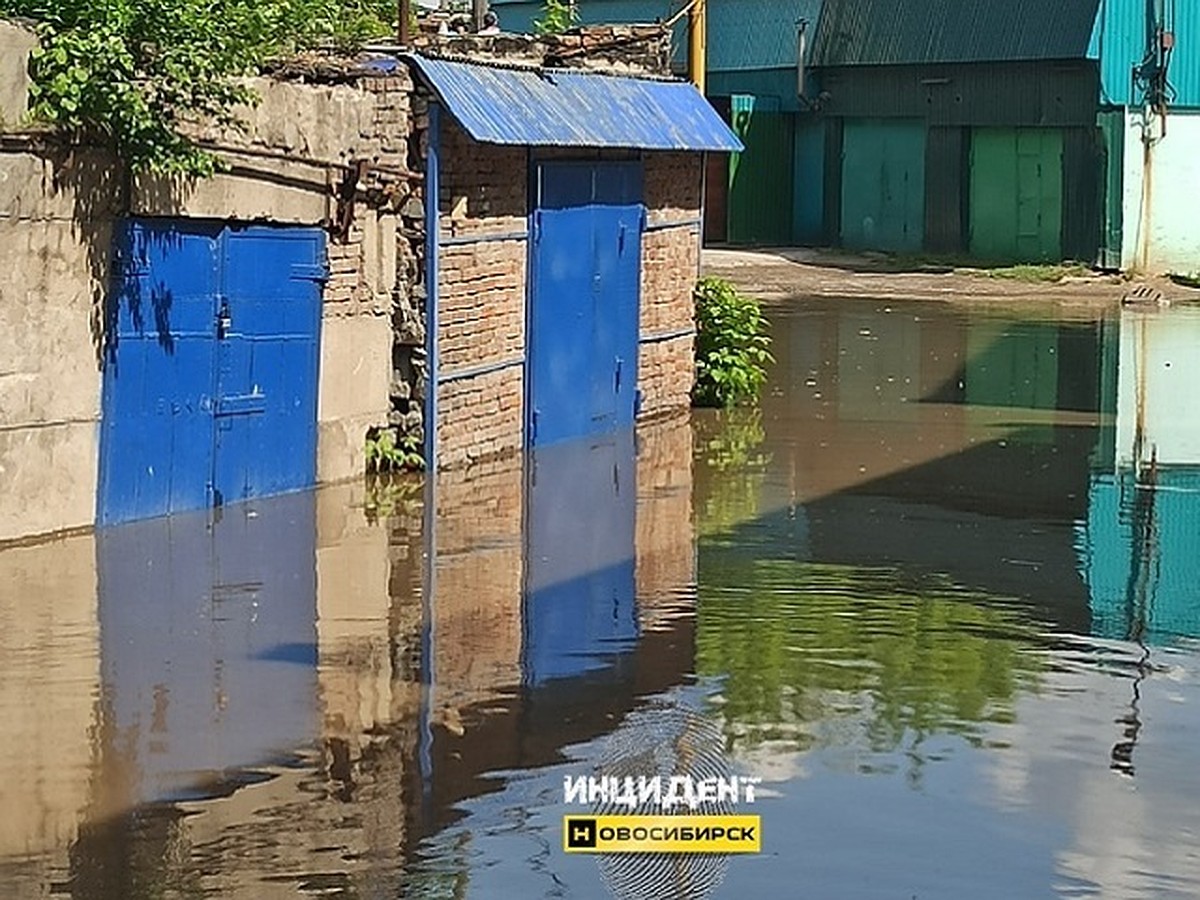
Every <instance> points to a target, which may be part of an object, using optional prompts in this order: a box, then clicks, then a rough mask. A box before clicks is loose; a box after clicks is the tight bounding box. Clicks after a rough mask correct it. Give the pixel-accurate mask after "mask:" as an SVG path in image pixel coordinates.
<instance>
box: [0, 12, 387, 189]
mask: <svg viewBox="0 0 1200 900" xmlns="http://www.w3.org/2000/svg"><path fill="white" fill-rule="evenodd" d="M395 9H396V7H395V4H393V3H391V2H390V0H387V2H380V0H0V17H22V18H26V19H31V20H32V21H33V22H34V23H36V28H37V32H38V37H39V38H40V41H41V46H40V47H39V48H37V49H36V50H35V51H34V53H33V55H32V58H31V60H30V75H31V76H32V78H33V86H32V88H31V91H30V106H31V111H32V113H33V115H34V117H35V118H37V119H39V120H41V121H43V122H46V123H48V124H50V125H54V126H56V127H57V128H59V129H60V130H62V131H64V132H67V133H68V134H71V135H72V136H75V137H80V138H85V139H93V140H100V141H104V142H107V143H110V144H112V145H113V146H114V147H115V148H116V150H117V152H118V153H119V154H120V155H121V157H122V158H123V159H124V160H125V161H126V162H127V163H129V164H130V165H131V166H132V167H133V168H134V169H140V170H147V169H148V170H152V171H157V172H162V173H166V174H174V175H189V176H206V175H210V174H212V172H213V171H214V169H215V167H216V160H215V158H214V157H213V156H212V154H210V153H207V152H205V151H204V150H203V149H202V148H200V147H198V146H196V144H195V143H194V142H192V141H191V140H190V139H189V138H188V137H187V131H188V126H189V125H191V124H193V123H196V122H200V121H205V122H215V123H218V124H224V125H236V116H235V110H236V108H237V107H238V105H239V104H244V103H249V102H253V100H254V96H253V94H252V93H251V91H250V90H249V89H248V88H247V87H246V85H245V84H244V83H242V81H241V80H240V79H241V77H242V76H246V75H251V74H254V73H255V72H257V71H258V69H259V67H260V66H262V65H263V63H265V62H267V61H268V60H271V59H274V58H278V57H281V56H285V55H287V54H289V53H292V52H295V51H297V50H300V49H303V48H306V47H311V46H314V45H318V44H326V43H328V44H333V45H338V46H341V47H344V48H349V47H352V46H355V45H356V44H358V43H361V42H362V41H365V40H368V39H370V38H372V37H377V36H381V35H385V34H389V33H390V32H391V31H392V29H393V22H394V21H395Z"/></svg>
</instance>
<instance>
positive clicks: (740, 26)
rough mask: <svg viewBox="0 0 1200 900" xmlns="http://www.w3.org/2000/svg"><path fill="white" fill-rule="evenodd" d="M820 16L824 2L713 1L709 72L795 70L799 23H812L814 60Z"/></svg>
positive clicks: (789, 0)
mask: <svg viewBox="0 0 1200 900" xmlns="http://www.w3.org/2000/svg"><path fill="white" fill-rule="evenodd" d="M585 5H586V4H585ZM678 5H680V6H682V5H683V3H682V2H680V3H679V4H678ZM820 14H821V0H709V4H708V70H709V71H710V72H724V71H737V70H741V69H769V68H777V67H781V66H792V67H793V68H794V67H795V65H796V49H797V42H796V34H797V31H796V22H797V21H798V20H799V19H807V20H808V23H809V26H808V45H809V48H810V53H809V57H810V59H811V56H812V54H811V47H812V44H813V38H814V37H815V36H816V28H817V19H818V17H819V16H820Z"/></svg>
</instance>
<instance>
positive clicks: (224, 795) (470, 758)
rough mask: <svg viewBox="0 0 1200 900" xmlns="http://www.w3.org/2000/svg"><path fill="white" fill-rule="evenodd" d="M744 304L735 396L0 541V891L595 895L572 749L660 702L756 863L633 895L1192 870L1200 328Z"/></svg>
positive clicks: (1198, 817) (597, 880)
mask: <svg viewBox="0 0 1200 900" xmlns="http://www.w3.org/2000/svg"><path fill="white" fill-rule="evenodd" d="M771 320H772V323H773V332H774V337H775V352H776V356H777V364H776V365H775V366H774V368H773V369H772V372H771V377H770V383H769V385H768V388H767V390H766V392H765V395H764V397H763V399H762V403H761V406H760V407H759V408H757V409H753V410H750V409H747V410H736V411H731V412H724V413H714V412H697V413H695V414H694V415H693V416H692V418H691V420H690V421H688V420H686V419H685V420H681V421H674V422H667V423H660V424H658V425H655V426H652V427H647V428H643V429H642V430H641V431H640V432H639V433H638V434H637V435H636V437H635V436H632V435H621V436H617V437H615V438H613V439H611V440H606V441H601V442H598V443H596V444H595V445H585V446H581V447H565V448H552V449H550V450H548V451H542V452H539V454H538V455H537V457H536V458H531V459H528V460H520V459H516V460H508V461H501V462H498V463H494V464H489V465H487V466H484V467H481V468H478V469H476V470H473V471H470V472H466V473H463V472H456V473H443V474H442V475H441V476H440V477H439V479H438V481H437V485H436V489H434V488H432V487H431V488H430V492H431V493H432V494H434V496H427V495H426V493H425V490H424V489H423V488H422V486H421V484H420V483H419V482H409V481H399V482H396V483H392V484H384V485H373V486H366V485H350V486H342V487H334V488H330V489H324V490H321V491H319V492H317V493H315V494H304V495H297V496H292V497H285V498H281V499H277V500H273V501H269V502H262V503H257V504H250V505H248V506H246V507H244V508H243V507H232V508H230V509H228V510H226V511H225V513H224V515H222V516H221V517H220V518H219V519H216V520H213V519H211V518H210V517H208V516H195V517H186V516H185V517H176V518H175V519H173V520H171V521H169V522H162V521H159V522H147V523H141V524H137V525H132V526H126V527H122V528H116V529H110V530H108V531H105V532H102V533H100V534H99V535H95V536H92V535H85V536H76V537H70V538H66V539H63V540H58V541H53V542H49V543H44V544H37V545H32V546H23V547H13V548H8V549H5V550H0V717H2V718H3V722H4V728H3V739H2V740H0V808H2V809H3V815H2V816H0V896H2V897H4V898H9V897H13V898H24V897H71V898H80V900H83V898H88V900H92V898H94V900H110V898H111V900H139V898H199V897H222V898H224V897H231V898H243V897H244V898H275V897H348V898H360V897H361V898H381V897H388V898H396V897H418V898H426V897H428V898H441V897H445V898H464V897H467V898H493V897H494V898H509V897H514V898H532V897H584V898H590V897H596V898H601V897H605V896H608V895H609V894H608V889H607V888H606V887H605V881H604V880H603V877H602V870H601V866H600V865H598V864H597V861H596V860H595V859H594V858H592V857H590V856H587V855H577V854H572V855H567V854H565V853H564V852H563V851H562V849H561V848H562V830H561V829H562V815H563V813H564V812H565V811H567V807H566V806H565V805H564V803H563V779H564V777H576V776H579V775H583V774H590V773H591V772H593V771H595V767H596V765H597V764H598V762H599V761H601V760H603V759H604V758H606V754H609V755H611V753H612V752H613V748H614V746H615V747H617V748H618V749H619V748H620V746H622V744H621V741H625V742H626V745H628V746H634V745H637V744H638V743H639V740H640V741H641V743H642V744H644V743H645V741H644V740H643V739H641V738H639V737H638V735H637V734H636V733H634V732H637V731H638V729H642V730H643V731H645V730H646V729H650V730H651V732H653V730H654V729H655V728H656V727H660V726H656V725H655V723H656V722H658V723H661V727H660V730H661V731H662V732H663V733H664V734H665V733H666V732H669V731H670V729H671V728H673V727H675V725H674V724H672V723H678V722H684V721H687V718H686V716H681V715H678V714H679V713H682V712H685V711H690V714H691V715H693V716H703V717H705V719H706V720H707V721H708V722H710V723H711V724H712V725H713V726H715V728H716V729H719V734H720V735H722V737H723V740H722V746H721V747H718V748H717V750H718V751H719V752H721V753H722V754H723V756H724V758H725V759H726V760H727V762H728V765H729V767H730V768H731V769H732V770H733V771H735V772H738V773H741V774H746V775H753V776H757V777H759V778H761V779H762V780H763V781H762V784H761V790H760V792H759V796H758V797H757V798H756V801H755V803H754V804H753V807H750V806H746V807H744V808H740V809H739V811H740V812H753V813H756V814H759V815H761V817H762V838H763V852H762V853H761V854H758V855H748V856H739V857H735V858H731V859H729V860H728V861H722V862H721V865H720V866H719V867H718V868H719V870H720V871H719V872H717V874H716V875H713V872H714V871H715V870H714V869H712V867H709V869H706V870H705V877H704V878H703V879H693V882H692V883H698V882H699V881H703V883H704V884H705V885H706V886H707V888H711V890H710V891H709V890H707V888H706V889H705V890H701V889H699V888H697V889H694V890H692V891H691V892H690V893H680V892H679V891H677V890H676V889H674V888H672V887H671V884H674V883H678V879H677V880H676V881H671V880H670V879H667V878H663V877H662V876H661V873H660V875H658V876H656V878H657V879H658V880H656V881H653V882H652V883H647V882H646V881H645V879H643V883H642V890H641V892H640V893H638V892H636V891H626V893H625V894H624V895H623V896H630V897H632V896H646V897H671V896H688V897H701V896H713V897H742V896H754V897H788V898H791V897H812V898H843V897H845V898H856V900H857V898H873V897H880V898H912V897H918V898H963V897H971V898H983V897H997V898H1017V897H1020V898H1024V897H1054V896H1065V897H1104V898H1137V897H1147V898H1149V897H1154V898H1159V897H1195V896H1200V765H1198V764H1197V763H1198V759H1197V753H1198V750H1197V748H1200V716H1198V715H1197V710H1200V587H1198V584H1200V417H1197V416H1195V415H1194V414H1193V408H1192V407H1193V404H1194V400H1193V395H1194V385H1196V384H1197V383H1200V315H1197V314H1196V313H1193V312H1190V311H1188V310H1164V311H1152V312H1135V311H1130V310H1124V311H1121V312H1120V313H1115V312H1114V313H1110V314H1107V315H1104V316H1101V315H1100V314H1095V315H1089V314H1081V315H1078V316H1071V317H1067V318H1060V319H1055V318H1052V317H1050V315H1049V314H1048V313H1047V312H1045V311H1039V310H1038V308H1037V307H1030V310H1029V311H1027V312H1021V311H1013V310H1011V309H1010V310H1007V311H1004V312H996V311H989V310H975V309H974V308H972V309H970V310H964V309H959V308H955V307H951V306H947V305H935V304H929V305H926V304H910V303H905V304H899V303H894V304H891V305H888V304H887V303H884V302H874V301H806V300H798V301H795V302H793V303H791V304H789V305H788V306H787V307H784V308H779V309H775V310H772V312H771ZM643 737H644V735H643ZM572 811H578V810H572ZM673 871H676V873H677V875H678V870H673ZM603 875H611V871H608V870H606V871H605V873H603ZM679 877H682V876H679ZM718 882H719V884H718Z"/></svg>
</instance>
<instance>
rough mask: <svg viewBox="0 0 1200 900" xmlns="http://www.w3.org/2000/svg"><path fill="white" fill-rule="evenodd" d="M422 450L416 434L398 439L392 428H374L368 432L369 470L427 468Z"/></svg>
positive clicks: (390, 470) (416, 469) (398, 470)
mask: <svg viewBox="0 0 1200 900" xmlns="http://www.w3.org/2000/svg"><path fill="white" fill-rule="evenodd" d="M422 450H423V447H422V445H421V441H420V440H419V439H417V437H416V436H415V435H411V434H406V435H404V436H403V437H401V438H399V439H397V437H396V432H395V431H394V430H393V429H391V428H380V429H372V430H371V431H370V432H369V433H368V434H367V472H368V473H378V472H405V471H420V470H422V469H424V468H425V456H424V454H423V453H422Z"/></svg>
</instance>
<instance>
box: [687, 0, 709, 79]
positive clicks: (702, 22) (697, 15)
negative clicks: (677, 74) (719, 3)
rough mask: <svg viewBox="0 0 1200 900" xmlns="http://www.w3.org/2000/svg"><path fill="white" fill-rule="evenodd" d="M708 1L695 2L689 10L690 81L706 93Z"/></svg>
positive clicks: (697, 0) (699, 0)
mask: <svg viewBox="0 0 1200 900" xmlns="http://www.w3.org/2000/svg"><path fill="white" fill-rule="evenodd" d="M707 56H708V0H693V2H692V6H691V9H689V10H688V81H690V82H691V83H692V84H694V85H695V86H696V90H698V91H699V92H700V93H701V94H703V93H704V70H705V67H706V66H707V64H708V60H707Z"/></svg>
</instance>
